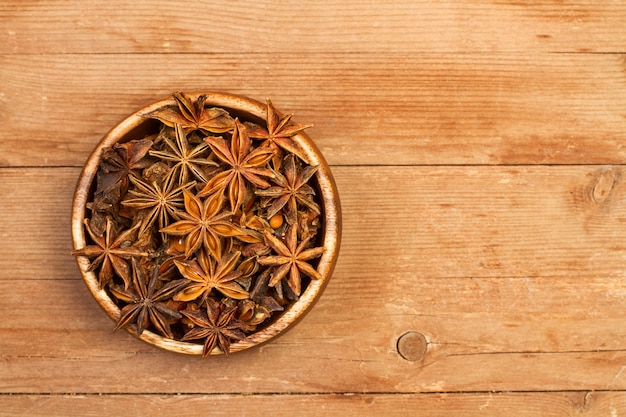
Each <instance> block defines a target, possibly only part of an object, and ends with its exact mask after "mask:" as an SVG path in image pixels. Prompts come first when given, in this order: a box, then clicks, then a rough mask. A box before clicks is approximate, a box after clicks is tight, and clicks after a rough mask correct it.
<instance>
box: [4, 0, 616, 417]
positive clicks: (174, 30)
mask: <svg viewBox="0 0 626 417" xmlns="http://www.w3.org/2000/svg"><path fill="white" fill-rule="evenodd" d="M625 21H626V3H625V2H623V1H621V0H606V1H601V0H587V1H584V0H544V1H539V2H537V1H513V0H469V1H458V0H417V1H409V0H397V1H393V2H388V1H386V2H380V1H376V0H365V1H356V0H341V1H337V0H321V1H316V2H298V1H295V0H286V1H270V0H260V1H251V0H243V1H240V2H232V1H226V0H216V1H207V0H199V1H194V2H185V1H182V0H169V1H163V0H146V1H142V2H131V1H126V0H112V1H108V2H97V1H94V0H69V1H50V0H20V1H16V0H8V1H3V2H0V28H1V30H0V195H1V196H2V204H0V300H2V302H0V316H1V317H2V318H3V319H2V321H1V324H0V415H2V416H4V415H7V416H8V415H11V416H14V415H33V414H37V415H42V416H54V415H63V416H73V415H81V416H83V415H84V416H96V415H130V416H143V415H155V414H168V415H192V414H193V415H197V414H198V413H206V414H209V413H211V414H212V415H265V414H268V415H269V414H271V415H277V416H283V415H290V416H291V415H304V416H306V415H322V414H323V415H330V416H333V415H341V416H344V415H363V416H369V415H372V416H374V415H375V416H386V415H415V416H449V415H463V416H464V415H470V416H471V415H485V416H501V415H507V416H508V415H512V416H562V415H567V416H573V415H577V416H594V417H595V416H611V417H613V416H620V415H625V414H626V396H625V395H626V372H624V369H626V346H625V341H626V326H625V325H624V320H623V316H624V300H625V295H626V281H625V280H624V276H625V271H626V269H625V268H624V264H625V261H626V241H625V239H626V237H625V236H626V233H625V231H626V230H625V225H626V217H625V215H624V213H626V211H625V208H626V207H625V205H626V194H625V190H626V186H625V185H624V184H625V182H624V178H626V177H625V173H626V171H624V169H625V168H624V161H625V160H626V146H625V132H626V110H625V107H624V103H626V49H625V47H624V45H626V25H624V22H625ZM207 22H208V23H207ZM176 90H186V91H191V90H217V91H225V92H231V93H237V94H243V95H246V96H250V97H252V98H255V99H258V100H263V99H265V98H266V97H270V98H272V100H273V102H274V104H275V105H276V106H277V107H278V108H279V109H280V110H282V111H284V112H295V113H296V116H295V117H294V118H295V119H296V120H297V121H299V122H303V123H313V124H314V127H313V128H311V129H310V131H309V134H310V135H311V136H312V137H313V139H314V140H315V142H316V143H317V145H318V146H319V147H320V148H321V150H322V152H323V153H324V155H325V156H326V158H327V160H328V161H329V162H330V164H331V165H332V170H333V173H334V174H335V177H336V179H337V182H338V186H339V192H340V195H341V197H342V203H343V209H344V222H343V226H344V229H343V230H344V233H343V243H342V249H341V253H340V257H339V263H338V265H337V268H336V270H335V273H334V275H333V277H332V279H331V281H330V284H329V286H328V287H327V289H326V291H325V292H324V294H323V295H322V297H321V299H320V301H319V303H318V304H317V305H316V306H315V307H314V309H313V310H312V311H311V313H310V314H309V315H307V317H305V318H304V320H303V321H302V322H301V323H299V324H298V325H297V326H296V327H294V328H293V329H292V330H290V331H289V332H287V333H286V334H285V335H283V336H281V337H280V338H278V339H277V340H275V341H273V342H271V343H269V344H266V345H264V346H262V347H260V348H259V349H253V350H250V351H247V352H241V353H237V354H235V355H233V356H232V357H231V358H230V359H228V360H226V359H225V358H211V359H210V360H201V359H200V358H190V357H188V356H182V355H176V354H174V353H171V352H164V351H161V350H159V349H156V348H154V347H152V346H149V345H147V344H145V343H143V342H140V341H138V340H136V339H135V338H134V337H132V336H131V335H129V334H127V333H126V332H123V331H122V332H112V328H113V322H112V321H111V320H110V319H108V318H107V317H106V315H105V314H104V312H103V311H102V310H101V309H100V308H99V307H98V305H97V304H96V302H95V301H94V300H93V299H92V298H91V296H90V294H89V292H88V290H87V288H86V286H85V285H84V283H83V282H82V280H81V279H80V275H79V273H78V269H77V267H76V265H75V263H74V260H73V259H72V257H71V256H70V255H69V252H70V250H71V239H70V224H69V222H70V217H69V215H70V206H71V199H72V194H73V189H74V185H75V183H76V179H77V177H78V173H79V170H80V169H79V167H81V166H82V165H83V163H84V162H85V160H86V159H87V157H88V155H89V154H90V152H91V150H92V149H93V148H94V146H95V144H96V143H97V142H98V141H99V140H100V138H101V137H102V136H103V135H104V134H105V133H106V132H107V131H108V130H109V129H110V128H111V127H113V126H114V125H115V124H117V123H118V122H120V121H121V120H122V119H123V118H124V117H125V116H126V115H128V114H130V113H132V112H134V111H135V110H137V109H138V108H140V107H143V106H145V105H146V104H148V103H150V102H153V101H156V100H158V99H161V98H163V97H165V96H167V95H168V94H170V93H171V92H173V91H176ZM407 359H409V360H407ZM205 410H206V411H205Z"/></svg>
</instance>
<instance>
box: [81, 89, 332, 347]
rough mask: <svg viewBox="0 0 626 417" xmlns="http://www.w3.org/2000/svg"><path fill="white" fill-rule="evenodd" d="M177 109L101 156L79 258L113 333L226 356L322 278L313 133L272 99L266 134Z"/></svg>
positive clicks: (209, 110) (189, 106) (206, 110)
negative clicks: (306, 142) (148, 336)
mask: <svg viewBox="0 0 626 417" xmlns="http://www.w3.org/2000/svg"><path fill="white" fill-rule="evenodd" d="M174 99H175V101H176V106H170V107H168V108H164V109H160V110H157V111H154V112H151V113H149V114H145V115H144V116H145V117H146V118H152V119H156V120H158V121H159V123H160V128H159V129H158V132H155V133H154V134H152V135H150V136H148V137H143V138H131V139H130V140H128V141H126V142H124V143H117V144H115V145H113V146H112V147H110V148H107V149H105V150H104V151H103V153H102V155H101V163H100V166H99V170H98V172H97V174H96V175H97V176H96V184H95V190H94V193H93V198H92V199H91V200H90V202H89V203H88V205H87V208H88V209H89V211H90V213H91V216H90V217H89V218H87V219H85V230H86V232H87V237H88V238H87V246H85V247H84V248H82V249H79V250H76V251H74V252H73V254H74V255H76V256H85V257H87V258H89V260H90V266H89V268H90V270H92V271H94V272H95V274H96V276H97V277H98V280H99V286H100V288H102V289H105V290H106V291H107V292H108V293H109V294H110V295H111V297H112V299H113V300H114V301H115V302H116V303H117V304H118V306H119V307H120V310H121V314H120V317H119V321H118V323H117V327H116V328H122V327H126V326H131V328H132V329H133V330H134V331H136V334H137V335H138V336H139V335H141V333H142V332H143V331H144V330H146V329H149V330H151V331H154V332H156V333H158V334H161V335H163V336H164V337H166V338H170V339H174V340H180V341H196V342H200V343H204V350H203V353H204V355H208V354H209V353H210V352H211V351H213V349H214V348H215V347H218V348H219V349H220V350H221V351H222V352H224V353H225V354H228V352H229V348H230V344H231V343H232V342H235V341H239V340H242V339H244V338H245V337H246V336H247V335H249V334H251V333H254V332H255V331H257V330H258V329H260V328H262V327H263V326H266V325H267V324H269V323H271V321H272V318H273V316H275V315H276V314H279V313H278V312H280V311H282V310H283V309H284V308H285V307H286V306H288V305H289V304H290V303H292V302H294V301H295V300H297V299H298V296H299V295H300V294H301V292H302V291H303V289H304V288H306V285H307V283H308V282H309V280H310V279H319V278H320V274H319V273H318V272H317V270H316V267H315V265H316V262H317V261H316V260H317V258H319V257H320V256H321V255H322V253H323V252H324V248H323V247H316V243H317V241H318V239H316V238H317V237H318V230H319V228H320V224H319V222H320V220H319V219H320V214H321V213H320V205H319V203H318V202H317V201H316V198H317V195H316V193H315V190H314V186H313V185H312V184H311V182H312V181H311V179H312V178H313V177H314V175H315V173H316V171H317V167H316V166H311V165H310V164H309V163H308V161H307V160H306V157H305V156H304V154H303V153H302V151H301V149H300V148H299V146H298V145H297V143H296V142H295V141H294V140H293V139H292V137H293V136H294V135H295V134H296V133H298V132H300V131H302V130H303V129H305V128H307V127H308V126H307V125H298V124H292V123H291V122H290V118H291V116H290V115H289V116H286V117H283V118H280V117H279V116H278V114H277V112H276V110H275V109H274V107H273V106H272V103H271V102H270V101H269V100H268V102H267V123H265V124H263V125H259V124H255V123H253V122H252V121H240V120H238V119H237V118H233V117H231V115H230V114H229V113H228V112H227V111H226V110H224V109H221V108H215V107H209V106H206V105H205V97H204V96H200V97H198V98H197V99H196V100H192V99H191V98H190V97H188V96H186V95H184V94H183V93H175V94H174Z"/></svg>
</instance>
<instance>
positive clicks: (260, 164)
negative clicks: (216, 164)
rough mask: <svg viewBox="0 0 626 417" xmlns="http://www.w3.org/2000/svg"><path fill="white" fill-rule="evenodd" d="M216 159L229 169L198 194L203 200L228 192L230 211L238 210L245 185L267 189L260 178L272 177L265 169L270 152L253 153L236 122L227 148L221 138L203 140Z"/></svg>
mask: <svg viewBox="0 0 626 417" xmlns="http://www.w3.org/2000/svg"><path fill="white" fill-rule="evenodd" d="M204 140H205V141H206V143H207V144H208V145H209V146H210V147H211V149H212V150H213V152H214V153H215V155H216V156H217V157H218V158H219V159H220V160H222V161H223V162H224V163H225V164H227V165H228V166H229V167H230V168H228V169H226V170H225V171H222V172H220V173H218V174H216V175H215V176H214V177H213V178H211V180H209V181H208V182H207V184H206V186H205V187H204V188H203V189H202V190H201V191H200V192H199V193H198V195H199V196H201V197H202V196H206V195H210V194H213V193H215V192H218V191H219V190H222V189H225V188H228V199H229V201H230V207H231V210H232V211H234V212H235V211H237V210H239V207H240V206H241V205H242V204H243V202H244V199H245V196H246V191H247V188H246V182H249V183H251V184H253V185H255V186H257V187H260V188H267V187H269V186H270V184H269V183H268V182H267V181H265V180H264V179H263V178H261V177H270V178H271V177H273V176H274V173H273V172H272V171H271V170H270V169H268V168H265V165H266V164H267V162H268V161H269V160H270V159H272V157H273V156H274V151H273V150H271V149H270V148H256V149H252V141H251V140H250V138H249V137H248V134H247V133H246V128H245V127H244V126H243V125H242V124H241V123H239V120H237V119H235V128H234V129H233V135H232V139H231V141H230V146H229V144H228V142H227V141H226V140H225V139H224V138H221V137H207V138H205V139H204Z"/></svg>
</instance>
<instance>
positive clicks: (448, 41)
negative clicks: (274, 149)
mask: <svg viewBox="0 0 626 417" xmlns="http://www.w3.org/2000/svg"><path fill="white" fill-rule="evenodd" d="M625 13H626V5H624V3H623V2H620V1H597V0H596V1H592V2H589V1H581V0H567V1H555V0H549V1H543V2H527V1H502V0H472V1H454V0H439V1H428V0H419V1H408V0H404V1H395V2H378V1H376V0H366V1H362V0H359V1H356V0H350V1H342V2H336V1H331V0H324V1H316V2H299V1H296V0H290V1H285V2H279V3H276V2H272V1H267V0H265V1H252V0H246V1H239V2H237V3H236V4H233V3H232V2H229V1H227V0H220V1H197V2H194V3H193V6H191V7H190V5H189V4H188V2H185V1H182V0H176V1H169V2H167V3H162V2H160V1H158V0H149V1H142V2H125V1H123V0H115V1H109V2H106V3H102V2H97V1H94V0H87V1H84V0H71V1H63V2H45V3H43V4H41V2H39V1H36V0H29V1H20V2H5V3H3V4H2V5H1V6H0V27H3V28H4V30H3V31H2V33H1V34H0V53H13V54H24V53H32V54H38V53H60V54H67V53H74V52H79V53H89V54H93V53H119V52H122V53H146V52H158V53H171V52H177V51H185V52H209V53H214V52H229V53H240V54H241V53H257V52H267V53H274V52H288V53H293V52H307V53H308V52H387V51H396V52H423V51H428V52H430V51H435V52H444V53H445V52H502V51H503V52H527V51H544V52H545V51H547V52H555V51H556V52H564V51H569V52H590V51H593V52H624V45H625V44H626V28H625V27H624V20H623V16H624V14H625ZM216 22H219V24H217V23H216ZM68 36H69V37H70V38H71V41H70V42H68ZM94 39H97V42H94Z"/></svg>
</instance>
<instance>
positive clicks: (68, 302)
mask: <svg viewBox="0 0 626 417" xmlns="http://www.w3.org/2000/svg"><path fill="white" fill-rule="evenodd" d="M334 172H335V176H336V178H337V181H338V185H339V190H340V194H341V196H342V202H343V208H344V239H343V247H342V253H341V256H340V259H339V263H338V265H337V268H336V271H335V274H334V276H333V279H332V280H331V282H330V284H329V286H328V288H327V290H326V292H325V293H324V295H323V297H322V299H321V300H320V302H319V303H318V304H317V305H316V307H315V309H314V310H313V311H312V312H311V314H310V315H309V316H307V317H306V318H305V320H304V321H303V322H302V323H301V324H300V325H298V326H296V327H295V328H294V329H292V330H291V331H290V332H289V333H287V334H286V335H284V336H283V337H281V338H280V339H277V340H276V341H274V342H272V343H270V344H268V345H265V346H263V347H262V348H260V349H257V350H252V351H249V352H244V353H241V354H237V355H236V356H234V357H233V358H230V359H229V360H224V359H223V358H212V359H210V360H201V359H200V358H190V357H185V356H178V355H175V354H171V353H167V352H161V351H159V350H157V349H155V348H153V347H151V346H148V345H145V344H143V343H142V342H139V341H137V340H135V339H133V338H132V337H131V336H129V335H127V334H125V333H122V332H120V333H114V334H112V333H111V328H112V326H113V324H112V322H111V321H110V320H109V319H108V318H107V317H105V316H104V313H103V312H102V311H101V310H100V309H99V308H98V307H97V305H96V304H95V302H94V301H93V300H92V299H91V297H90V295H89V294H88V291H87V289H86V287H85V286H84V285H83V284H82V282H81V281H80V279H79V278H78V272H77V268H76V266H75V265H74V262H73V260H72V259H71V256H69V254H68V252H69V250H68V249H69V248H67V247H63V244H59V241H58V236H63V235H64V234H66V233H68V232H67V231H66V230H68V229H69V226H68V224H67V223H64V222H67V220H62V219H67V218H68V217H69V216H68V212H67V211H68V210H69V204H70V202H69V199H70V198H71V192H70V191H71V189H72V187H71V185H72V184H73V183H74V181H75V178H76V176H77V174H78V169H76V168H56V169H49V168H28V169H23V168H22V169H9V168H5V169H1V170H0V175H1V178H0V179H1V180H0V194H1V195H3V196H5V198H6V200H5V201H6V203H5V205H3V209H2V210H3V211H2V214H3V218H4V219H5V221H4V222H2V223H1V224H0V227H2V229H1V230H0V235H1V236H2V237H3V239H2V240H1V241H0V242H1V243H0V299H2V300H4V302H3V303H2V304H0V317H10V320H8V321H5V322H3V324H2V325H1V326H0V352H2V356H1V358H2V362H3V368H2V372H1V375H2V378H0V391H2V392H15V393H20V392H23V393H26V392H32V393H36V392H53V393H64V392H87V393H99V392H105V393H107V392H108V393H123V392H131V393H177V392H202V393H220V392H233V393H236V392H239V393H241V392H248V393H249V392H252V393H254V392H305V393H306V392H361V391H367V392H440V391H494V390H520V391H529V390H581V389H593V390H606V389H626V373H624V372H623V367H624V363H626V362H625V361H626V349H625V347H624V340H626V326H624V325H623V308H622V305H623V298H624V294H626V283H625V282H624V280H623V279H622V278H623V260H624V248H625V247H626V246H625V245H624V242H623V241H624V239H625V237H624V236H625V235H624V233H623V224H624V218H623V216H622V215H621V213H623V212H624V204H626V199H625V198H624V190H626V188H625V185H624V183H623V178H624V175H623V168H622V167H595V166H551V167H548V166H534V167H533V166H525V167H334ZM41 201H45V205H44V206H43V207H42V206H41V204H38V202H41ZM6 219H11V222H9V221H6ZM60 219H61V220H60ZM38 231H45V232H39V233H42V234H40V235H38V234H37V233H38ZM68 240H69V238H68ZM406 332H418V333H420V334H422V335H423V337H424V339H423V340H424V342H425V346H426V348H427V350H426V355H425V356H424V357H423V358H420V357H418V358H414V359H415V360H412V361H407V360H405V359H403V358H402V356H401V355H399V354H398V351H397V346H396V344H397V342H398V340H399V338H400V337H401V336H402V335H403V334H405V333H406ZM35 340H36V341H37V343H33V341H35ZM129 361H132V369H133V372H132V374H131V375H128V373H127V370H128V366H129ZM460 370H464V371H461V372H460ZM207 374H211V375H219V377H216V378H210V379H208V380H207V378H206V375H207ZM119 375H124V378H120V376H119ZM329 375H332V378H329ZM200 380H202V381H203V384H202V387H201V388H199V387H198V385H197V381H200Z"/></svg>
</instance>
